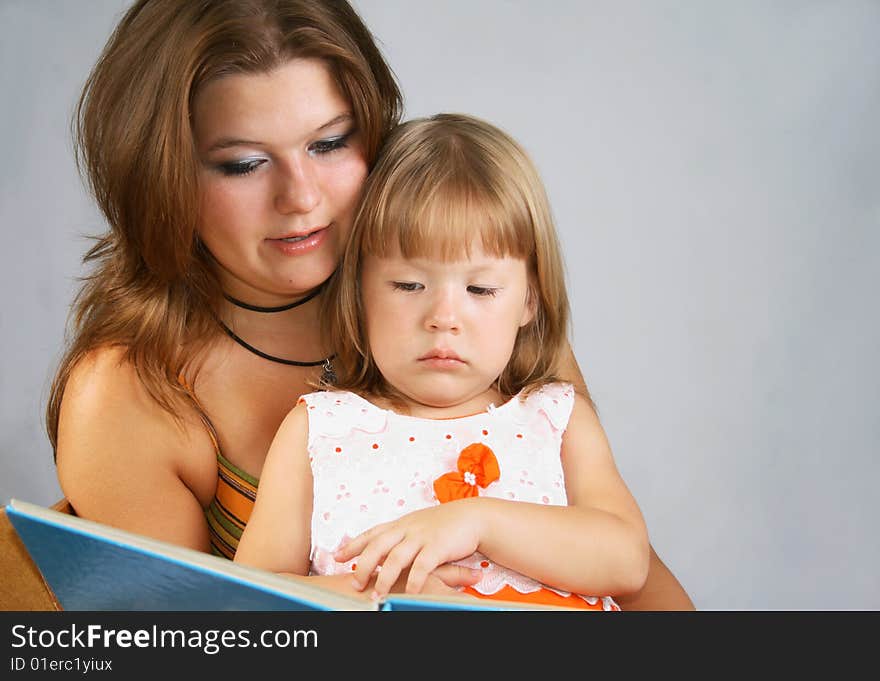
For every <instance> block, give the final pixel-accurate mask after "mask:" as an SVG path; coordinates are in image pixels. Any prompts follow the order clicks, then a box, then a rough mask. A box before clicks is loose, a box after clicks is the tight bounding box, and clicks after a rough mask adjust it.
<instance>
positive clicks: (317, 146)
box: [309, 132, 351, 156]
mask: <svg viewBox="0 0 880 681" xmlns="http://www.w3.org/2000/svg"><path fill="white" fill-rule="evenodd" d="M349 137H351V133H350V132H349V133H346V134H344V135H339V136H338V137H330V138H328V139H325V140H318V141H317V142H314V143H313V144H311V145H310V146H309V151H310V152H311V153H313V154H317V155H318V156H321V155H323V154H330V153H332V152H334V151H338V150H339V149H344V148H345V147H347V146H348V138H349Z"/></svg>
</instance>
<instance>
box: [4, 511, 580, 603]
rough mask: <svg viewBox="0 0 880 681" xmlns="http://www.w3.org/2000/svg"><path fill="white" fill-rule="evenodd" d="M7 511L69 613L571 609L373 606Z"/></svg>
mask: <svg viewBox="0 0 880 681" xmlns="http://www.w3.org/2000/svg"><path fill="white" fill-rule="evenodd" d="M6 514H7V516H8V517H9V520H10V521H11V522H12V525H13V527H15V530H16V532H17V533H18V535H19V536H20V537H21V540H22V542H23V543H24V545H25V547H26V548H27V550H28V553H30V555H31V558H32V559H33V561H34V563H35V564H36V565H37V567H38V568H39V570H40V572H41V573H42V574H43V578H44V579H45V580H46V583H47V584H48V586H49V588H51V589H52V591H53V592H54V594H55V597H56V598H57V600H58V602H59V603H60V605H61V607H62V608H63V609H64V610H376V611H388V610H566V609H567V608H560V607H554V606H534V605H527V604H523V603H515V602H506V601H495V600H482V599H477V598H471V597H468V596H454V595H451V596H429V595H422V594H419V595H407V594H389V595H388V596H387V597H385V598H384V599H382V600H380V601H378V602H374V601H370V600H368V599H361V598H356V597H352V596H347V595H344V594H340V593H337V592H335V591H331V590H329V589H325V588H323V587H319V586H313V585H310V584H307V583H303V582H302V581H301V580H293V579H289V578H286V577H282V576H280V575H276V574H274V573H271V572H267V571H265V570H259V569H257V568H252V567H248V566H245V565H238V564H236V563H233V562H231V561H229V560H227V559H225V558H220V557H219V556H213V555H210V554H207V553H202V552H200V551H195V550H193V549H188V548H184V547H181V546H176V545H174V544H169V543H167V542H163V541H159V540H157V539H151V538H149V537H144V536H141V535H138V534H134V533H132V532H126V531H124V530H120V529H117V528H114V527H110V526H108V525H103V524H101V523H96V522H93V521H90V520H85V519H84V518H79V517H77V516H73V515H69V514H66V513H60V512H58V511H54V510H52V509H49V508H45V507H43V506H38V505H35V504H31V503H28V502H25V501H20V500H17V499H13V500H11V501H10V502H9V504H8V505H7V506H6Z"/></svg>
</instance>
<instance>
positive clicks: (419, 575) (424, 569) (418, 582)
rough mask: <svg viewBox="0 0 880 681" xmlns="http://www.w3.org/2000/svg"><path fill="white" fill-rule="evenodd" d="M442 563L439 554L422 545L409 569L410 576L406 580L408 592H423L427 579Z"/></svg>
mask: <svg viewBox="0 0 880 681" xmlns="http://www.w3.org/2000/svg"><path fill="white" fill-rule="evenodd" d="M440 564H441V561H440V560H438V559H437V556H436V555H435V554H434V553H433V552H432V551H431V550H430V549H429V548H428V547H426V546H425V547H422V550H421V551H419V552H418V555H416V556H415V559H414V560H413V561H412V566H411V567H410V569H409V578H408V579H407V580H406V593H408V594H417V593H421V592H422V589H423V588H424V586H425V580H427V579H428V576H429V575H430V574H431V573H432V572H433V571H434V570H435V569H436V568H437V567H438V566H439V565H440Z"/></svg>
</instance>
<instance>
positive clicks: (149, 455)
mask: <svg viewBox="0 0 880 681" xmlns="http://www.w3.org/2000/svg"><path fill="white" fill-rule="evenodd" d="M400 104H401V99H400V94H399V91H398V88H397V85H396V83H395V81H394V78H393V76H392V74H391V72H390V70H389V69H388V67H387V65H386V64H385V62H384V60H383V58H382V56H381V54H380V53H379V51H378V49H377V48H376V45H375V44H374V42H373V40H372V37H371V36H370V33H369V31H368V30H367V29H366V27H365V26H364V25H363V23H362V22H361V20H360V18H359V17H358V16H357V14H356V13H355V12H354V10H353V9H352V8H351V7H350V6H349V5H348V4H347V3H346V2H342V1H332V0H283V1H279V0H272V1H271V2H269V1H263V0H215V1H214V2H208V3H204V2H202V3H192V2H188V1H187V0H139V1H138V2H136V3H135V4H134V5H133V6H132V7H131V8H130V9H129V10H128V11H127V12H126V13H125V14H124V16H123V17H122V19H121V21H120V22H119V24H118V26H117V27H116V29H115V31H114V32H113V34H112V36H111V37H110V39H109V41H108V43H107V45H106V47H105V49H104V51H103V53H102V55H101V57H100V59H99V60H98V63H97V64H96V66H95V68H94V70H93V72H92V74H91V75H90V77H89V79H88V81H87V83H86V86H85V89H84V92H83V95H82V99H81V101H80V105H79V109H78V117H77V149H78V154H79V160H80V162H81V166H82V168H83V170H84V172H85V174H86V176H87V178H88V181H89V184H90V186H91V189H92V191H93V193H94V195H95V198H96V201H97V203H98V205H99V206H100V208H101V210H102V211H103V213H104V215H105V217H106V219H107V223H108V225H109V230H108V231H107V233H106V234H104V235H103V236H102V237H100V238H99V239H98V240H97V242H96V243H95V245H94V246H93V248H92V249H91V250H90V251H89V252H88V254H87V255H86V262H87V264H89V265H90V266H91V268H92V270H91V274H90V276H89V278H88V279H87V280H86V282H85V284H84V286H83V288H82V290H81V291H80V292H79V294H78V297H77V298H76V300H75V302H74V309H73V318H72V322H73V324H72V329H71V331H72V334H71V342H70V345H69V347H68V350H67V352H66V354H65V355H64V357H63V359H62V362H61V364H60V367H59V370H58V373H57V376H56V379H55V381H54V384H53V388H52V392H51V395H50V400H49V404H48V408H47V424H48V431H49V436H50V439H51V441H52V443H53V445H54V447H55V451H56V461H57V466H58V476H59V481H60V483H61V487H62V490H63V491H64V493H65V496H66V497H67V499H68V500H69V501H70V503H71V505H72V507H73V509H74V510H75V512H76V513H77V514H79V515H81V516H84V517H87V518H90V519H93V520H97V521H99V522H104V523H107V524H109V525H114V526H117V527H122V528H124V529H127V530H130V531H134V532H139V533H142V534H145V535H148V536H153V537H158V538H160V539H164V540H166V541H170V542H174V543H177V544H181V545H184V546H189V547H192V548H196V549H199V550H203V551H209V550H213V551H215V552H216V553H219V554H221V555H225V556H227V557H230V558H231V557H232V556H233V555H234V552H235V548H236V546H237V543H238V538H239V537H240V535H241V531H242V529H243V527H244V526H245V524H246V522H247V519H248V517H249V514H250V510H251V508H252V505H253V499H254V496H255V491H256V487H257V481H258V479H259V476H260V473H261V470H262V466H263V461H264V459H265V456H266V452H267V451H268V449H269V445H270V443H271V441H272V438H273V436H274V435H275V432H276V431H277V429H278V427H279V425H280V424H281V422H282V420H283V419H284V416H285V415H286V414H287V413H288V412H289V411H290V409H291V408H292V407H293V406H294V405H295V404H296V401H297V399H298V397H299V396H300V394H302V393H305V392H308V391H309V390H310V387H309V382H310V381H313V380H315V379H317V378H318V377H319V376H320V374H321V372H322V371H325V370H327V369H328V368H330V367H331V366H332V357H333V352H334V348H333V347H332V345H331V344H329V343H328V342H327V341H326V340H325V339H324V338H322V334H321V332H320V328H319V324H318V315H317V312H318V309H319V305H320V304H321V293H322V287H323V284H324V282H325V281H326V280H327V279H328V277H329V276H330V275H331V273H332V272H333V271H334V269H335V268H336V265H337V262H338V259H339V257H340V255H341V252H342V248H343V247H344V245H345V243H346V241H347V237H348V233H349V230H350V227H351V222H352V218H353V214H354V210H355V207H356V204H357V202H358V199H359V197H360V193H361V188H362V185H363V182H364V180H365V178H366V176H367V173H368V170H369V169H370V167H371V165H372V162H373V159H374V158H375V156H376V153H377V151H378V149H379V147H380V145H381V143H382V141H383V139H384V138H385V136H386V134H387V133H388V132H389V131H390V130H391V129H392V128H393V127H394V125H395V124H396V123H397V121H398V117H399V113H400V108H401V107H400ZM560 375H561V377H562V378H564V379H566V380H569V381H571V382H572V383H574V384H575V385H576V386H580V387H583V380H582V378H581V376H580V372H579V371H578V369H577V365H576V363H575V361H574V358H573V356H572V354H571V351H570V349H567V350H566V352H565V359H564V361H563V365H562V366H560ZM440 575H441V577H442V579H443V580H445V581H444V584H447V585H449V586H455V585H458V584H460V583H461V581H462V580H465V579H466V576H464V575H463V573H461V574H460V573H459V572H458V571H456V570H453V569H448V570H446V571H445V572H443V571H441V573H440ZM621 605H622V606H623V607H632V608H637V609H675V608H689V607H692V606H691V603H690V600H689V599H688V597H687V595H686V594H685V592H684V591H683V590H682V589H681V586H680V585H679V584H678V582H677V581H676V580H675V578H674V576H672V574H671V573H670V572H669V571H668V569H666V567H665V566H664V565H663V563H662V562H661V561H660V560H659V559H658V558H657V557H656V555H655V554H653V552H652V555H651V569H650V572H649V576H648V581H647V584H646V586H645V588H644V589H643V590H642V591H641V592H640V593H639V594H636V595H635V596H634V598H633V600H632V601H630V602H629V603H627V601H626V600H622V601H621Z"/></svg>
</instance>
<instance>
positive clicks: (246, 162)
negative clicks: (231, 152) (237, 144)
mask: <svg viewBox="0 0 880 681" xmlns="http://www.w3.org/2000/svg"><path fill="white" fill-rule="evenodd" d="M266 161H267V159H265V158H244V159H241V160H240V161H228V162H226V163H218V164H217V169H218V170H219V171H220V172H221V173H223V174H224V175H230V176H233V177H236V176H241V175H250V174H251V173H252V172H254V171H255V170H256V169H257V168H259V167H260V166H261V165H263V164H264V163H266Z"/></svg>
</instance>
